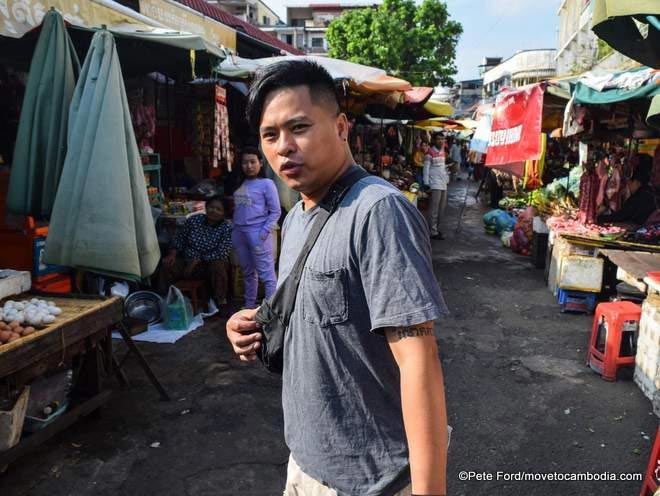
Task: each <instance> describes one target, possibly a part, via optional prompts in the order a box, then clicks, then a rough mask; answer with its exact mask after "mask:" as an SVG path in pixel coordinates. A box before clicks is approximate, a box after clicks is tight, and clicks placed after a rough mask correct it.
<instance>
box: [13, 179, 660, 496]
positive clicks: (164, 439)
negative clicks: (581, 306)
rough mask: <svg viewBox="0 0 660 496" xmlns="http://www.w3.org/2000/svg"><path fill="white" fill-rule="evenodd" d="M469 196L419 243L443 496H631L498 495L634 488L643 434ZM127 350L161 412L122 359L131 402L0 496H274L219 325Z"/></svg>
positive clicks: (249, 405) (455, 201)
mask: <svg viewBox="0 0 660 496" xmlns="http://www.w3.org/2000/svg"><path fill="white" fill-rule="evenodd" d="M475 189H476V185H475V183H472V182H469V183H468V182H467V181H465V180H463V181H459V182H457V183H454V184H453V185H452V190H451V195H450V206H449V210H448V212H447V216H446V226H445V234H446V235H447V239H446V240H445V241H434V242H433V252H434V268H435V271H436V275H437V276H438V279H439V281H440V283H441V286H442V288H443V290H444V293H445V297H446V299H447V302H448V304H449V307H450V309H451V311H452V315H451V316H450V317H448V318H446V319H444V320H443V321H441V322H440V323H439V324H438V328H439V336H440V339H439V342H440V353H441V357H442V362H443V367H444V372H445V380H446V395H447V404H448V412H449V419H450V423H451V425H452V426H453V427H454V434H453V438H452V444H451V449H450V452H449V466H448V475H447V477H448V494H450V495H470V496H473V495H493V494H496V495H521V496H522V495H544V496H547V495H562V496H568V495H578V494H579V495H580V496H587V495H598V496H601V495H604V494H607V495H631V494H638V493H639V488H640V486H641V482H640V481H627V482H626V481H596V482H568V481H564V482H549V481H535V482H524V481H515V480H505V478H507V477H516V475H515V474H516V473H528V474H537V475H536V477H541V475H540V474H553V473H555V472H556V473H561V474H564V473H566V474H578V473H591V474H597V476H598V477H602V476H603V474H604V475H605V476H607V477H609V475H608V474H617V475H618V474H620V473H633V474H640V473H643V472H644V470H645V468H646V463H647V458H648V455H649V451H650V447H651V444H652V440H653V436H654V433H655V429H656V427H657V425H658V423H657V418H656V417H655V416H653V414H652V412H651V404H650V402H649V401H648V400H647V399H646V398H645V397H644V396H643V395H642V393H641V392H640V391H639V389H638V388H637V386H636V385H635V384H634V383H633V382H632V381H631V380H619V381H618V382H616V383H609V382H605V381H603V380H602V379H601V378H600V377H598V376H597V375H596V374H594V373H593V372H591V371H590V370H589V369H587V368H586V367H585V363H584V362H585V346H586V343H587V340H588V335H589V331H590V324H591V319H590V317H588V316H579V315H565V314H561V313H559V310H558V305H557V303H556V301H555V299H554V298H553V297H552V295H551V294H550V292H549V291H548V290H547V288H546V286H545V284H544V281H543V273H542V271H539V270H536V269H533V268H532V267H531V264H530V263H529V260H528V259H526V258H523V257H518V256H516V255H513V254H512V253H511V252H510V251H509V250H507V249H504V248H502V247H500V245H499V241H498V240H497V239H496V238H494V237H489V236H487V235H485V234H484V233H483V229H482V227H481V215H482V214H483V212H484V208H483V207H482V206H481V205H479V204H476V203H475V202H474V200H473V198H472V195H473V193H474V190H475ZM139 346H140V348H141V349H142V350H143V352H144V353H145V355H146V356H147V358H148V360H149V361H150V362H151V364H152V365H153V367H154V369H155V370H156V372H157V374H158V375H159V377H160V378H161V380H162V381H163V382H164V384H165V385H166V387H167V388H168V390H169V391H170V392H171V394H172V396H173V397H174V400H173V401H172V402H169V403H168V402H161V401H159V400H158V396H157V394H156V392H155V391H154V390H153V389H152V388H151V387H150V385H149V383H148V382H147V381H146V379H145V377H144V375H143V374H142V372H141V370H140V369H139V368H138V367H137V365H136V362H135V361H134V360H133V359H129V360H128V362H127V366H126V370H127V372H128V374H129V376H130V379H131V381H132V389H130V390H127V391H118V392H117V395H116V396H115V399H114V400H113V402H112V403H111V404H110V405H109V406H108V407H107V408H106V409H105V410H104V412H103V415H102V418H101V419H87V420H85V421H83V422H81V423H79V424H77V425H76V426H74V427H72V428H70V429H69V430H67V431H65V432H64V433H62V434H61V435H59V436H58V437H56V438H55V439H53V440H52V441H51V442H49V443H47V444H46V445H44V446H43V447H42V448H41V449H40V450H39V451H37V452H35V453H33V454H31V455H28V456H26V457H25V458H23V459H21V460H20V461H18V462H17V463H16V464H15V465H13V466H11V467H10V469H9V471H8V472H7V473H6V474H5V475H4V476H0V494H2V495H3V496H15V495H16V496H18V495H25V496H27V495H29V496H42V495H43V496H64V495H90V496H91V495H94V496H104V495H108V496H110V495H112V496H116V495H129V496H133V495H139V496H143V495H162V496H165V495H173V496H179V495H186V496H207V495H209V496H210V495H241V496H271V495H278V494H281V488H282V486H283V482H284V477H285V470H286V462H287V456H288V452H287V449H286V447H285V445H284V443H283V440H282V418H281V410H280V399H279V383H278V379H277V378H276V377H273V376H269V375H268V374H267V373H266V372H264V371H263V370H261V369H260V368H259V366H255V365H248V364H243V363H241V362H238V361H237V360H235V359H234V358H233V357H232V353H231V352H230V349H229V345H228V343H227V342H226V340H225V337H224V322H223V321H221V320H212V321H210V322H208V323H207V325H205V326H204V327H203V328H202V329H200V330H198V331H196V332H194V333H192V334H190V335H188V336H187V337H185V338H183V339H182V340H180V341H179V342H178V343H176V344H175V345H156V344H140V345H139ZM117 348H118V350H119V353H120V354H123V352H124V348H123V345H122V344H118V346H117ZM645 436H646V437H645ZM462 472H468V473H469V472H471V473H469V474H468V478H469V480H465V481H464V480H461V478H462V477H464V475H462V474H461V473H462ZM498 472H499V473H501V474H500V475H499V476H498ZM504 474H511V475H504ZM519 476H520V475H518V477H519ZM488 478H492V480H486V479H488ZM478 479H481V480H478Z"/></svg>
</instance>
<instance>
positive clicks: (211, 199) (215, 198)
mask: <svg viewBox="0 0 660 496" xmlns="http://www.w3.org/2000/svg"><path fill="white" fill-rule="evenodd" d="M213 202H218V203H219V204H220V205H222V208H223V210H224V208H225V200H224V198H223V197H222V195H213V196H210V197H209V198H207V199H206V200H205V201H204V206H205V207H208V206H209V205H210V204H211V203H213Z"/></svg>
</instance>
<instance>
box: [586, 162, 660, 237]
mask: <svg viewBox="0 0 660 496" xmlns="http://www.w3.org/2000/svg"><path fill="white" fill-rule="evenodd" d="M652 169H653V159H652V158H651V157H650V156H649V155H646V154H642V153H640V154H639V155H637V167H636V168H635V172H634V173H633V176H632V178H631V179H630V182H629V183H628V192H629V194H630V196H629V197H628V199H627V200H626V201H625V202H624V203H623V206H622V207H621V209H620V210H619V211H617V212H613V213H609V214H602V215H600V216H599V217H598V222H599V223H604V222H620V223H630V224H635V225H638V226H639V225H643V224H644V223H645V222H646V220H647V219H648V218H649V216H650V215H651V214H652V213H653V212H654V211H655V210H656V209H657V208H658V206H657V204H656V198H655V193H654V191H653V188H652V187H651V185H650V184H649V183H650V181H651V171H652Z"/></svg>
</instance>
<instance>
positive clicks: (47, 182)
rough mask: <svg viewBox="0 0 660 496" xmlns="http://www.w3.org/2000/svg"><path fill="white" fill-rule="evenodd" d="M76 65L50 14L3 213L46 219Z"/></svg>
mask: <svg viewBox="0 0 660 496" xmlns="http://www.w3.org/2000/svg"><path fill="white" fill-rule="evenodd" d="M79 72H80V62H78V56H77V55H76V52H75V50H74V48H73V44H72V43H71V39H70V38H69V34H68V33H67V31H66V27H65V26H64V20H63V19H62V16H61V15H60V13H59V12H57V11H56V10H53V9H51V10H50V11H49V12H48V13H47V14H46V15H45V17H44V20H43V25H42V27H41V33H40V34H39V40H38V42H37V46H36V48H35V51H34V55H33V56H32V62H31V63H30V72H29V76H28V81H27V87H26V89H25V97H24V99H23V106H22V108H21V116H20V120H19V123H18V133H17V136H16V145H15V147H14V158H13V161H12V167H11V175H10V178H9V191H8V192H7V209H8V210H9V211H10V212H13V213H15V214H20V215H32V216H34V217H39V218H44V217H48V216H49V215H50V212H51V210H52V208H53V202H54V201H55V194H56V193H57V185H58V183H59V180H60V175H61V173H62V166H63V165H64V157H65V155H66V137H67V123H68V118H69V105H70V103H71V98H72V97H73V90H74V88H75V85H76V78H77V77H78V74H79Z"/></svg>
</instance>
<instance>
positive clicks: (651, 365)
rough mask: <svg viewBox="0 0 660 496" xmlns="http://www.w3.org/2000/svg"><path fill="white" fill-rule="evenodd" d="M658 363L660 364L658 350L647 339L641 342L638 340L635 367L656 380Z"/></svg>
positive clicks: (659, 384) (659, 385)
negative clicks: (649, 344)
mask: <svg viewBox="0 0 660 496" xmlns="http://www.w3.org/2000/svg"><path fill="white" fill-rule="evenodd" d="M658 364H660V355H658V353H657V351H656V350H654V349H652V348H651V347H650V346H648V344H647V342H646V341H642V342H641V343H640V342H639V341H638V342H637V353H635V368H637V369H640V371H642V372H644V374H645V375H646V376H647V377H649V378H651V379H653V380H656V378H655V376H656V374H657V371H658ZM659 379H660V378H659ZM658 387H660V382H658Z"/></svg>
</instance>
